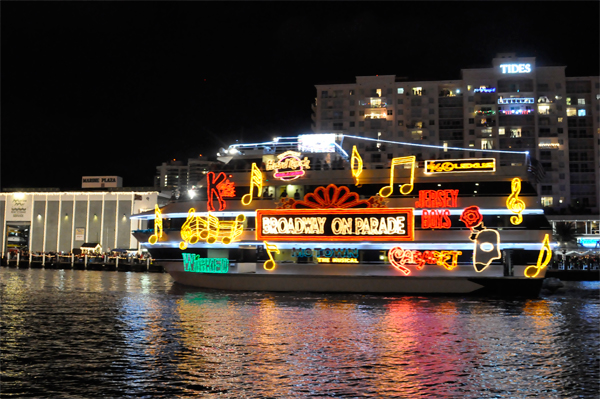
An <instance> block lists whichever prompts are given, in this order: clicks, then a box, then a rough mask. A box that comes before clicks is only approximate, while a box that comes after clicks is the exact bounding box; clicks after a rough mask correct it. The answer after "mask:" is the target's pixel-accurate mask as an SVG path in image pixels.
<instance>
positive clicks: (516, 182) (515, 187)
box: [506, 177, 525, 224]
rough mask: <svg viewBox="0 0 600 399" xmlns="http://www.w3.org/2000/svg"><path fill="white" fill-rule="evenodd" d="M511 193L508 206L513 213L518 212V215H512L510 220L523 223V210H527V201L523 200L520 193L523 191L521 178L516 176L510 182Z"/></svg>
mask: <svg viewBox="0 0 600 399" xmlns="http://www.w3.org/2000/svg"><path fill="white" fill-rule="evenodd" d="M510 188H511V193H510V195H509V196H508V198H507V199H506V207H507V208H508V210H510V211H511V212H513V213H516V214H517V215H516V216H511V217H510V222H511V223H512V224H521V222H522V221H523V214H522V213H523V211H524V210H525V202H523V200H521V199H520V198H519V197H518V195H519V193H520V192H521V179H519V178H518V177H515V178H514V179H512V182H511V183H510Z"/></svg>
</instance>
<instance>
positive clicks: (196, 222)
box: [179, 208, 246, 250]
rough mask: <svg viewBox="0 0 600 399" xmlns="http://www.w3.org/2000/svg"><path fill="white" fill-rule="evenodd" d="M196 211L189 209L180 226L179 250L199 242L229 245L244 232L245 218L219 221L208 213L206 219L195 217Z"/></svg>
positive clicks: (238, 216) (239, 217) (242, 216)
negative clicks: (219, 242)
mask: <svg viewBox="0 0 600 399" xmlns="http://www.w3.org/2000/svg"><path fill="white" fill-rule="evenodd" d="M195 213H196V209H194V208H190V210H189V211H188V217H187V219H186V221H185V223H184V224H183V226H181V232H180V234H181V239H182V241H181V242H180V243H179V248H180V249H181V250H185V249H186V248H187V247H188V244H192V245H193V244H195V243H197V242H198V241H199V240H204V241H206V242H207V243H209V244H213V243H215V242H216V241H217V240H218V241H221V242H222V243H223V244H230V243H232V242H234V241H238V240H239V237H240V236H241V235H242V232H243V231H244V220H246V216H244V215H237V217H236V218H235V220H224V221H221V220H219V218H217V217H216V216H213V215H211V214H210V213H209V214H208V216H207V217H206V218H204V217H202V216H195Z"/></svg>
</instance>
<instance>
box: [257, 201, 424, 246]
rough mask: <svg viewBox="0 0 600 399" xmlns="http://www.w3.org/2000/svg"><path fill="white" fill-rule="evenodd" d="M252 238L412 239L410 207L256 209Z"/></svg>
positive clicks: (274, 239) (309, 239)
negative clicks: (254, 233)
mask: <svg viewBox="0 0 600 399" xmlns="http://www.w3.org/2000/svg"><path fill="white" fill-rule="evenodd" d="M256 239H257V240H265V241H314V240H325V241H333V240H335V241H363V240H368V241H413V240H414V212H413V209H412V208H371V209H370V208H367V209H259V210H257V211H256Z"/></svg>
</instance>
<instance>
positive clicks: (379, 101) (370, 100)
mask: <svg viewBox="0 0 600 399" xmlns="http://www.w3.org/2000/svg"><path fill="white" fill-rule="evenodd" d="M358 105H360V106H361V107H366V108H385V107H387V100H386V98H385V97H367V98H366V99H365V100H360V101H359V102H358Z"/></svg>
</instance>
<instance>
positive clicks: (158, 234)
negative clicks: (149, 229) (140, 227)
mask: <svg viewBox="0 0 600 399" xmlns="http://www.w3.org/2000/svg"><path fill="white" fill-rule="evenodd" d="M162 235H163V223H162V212H161V211H160V209H159V208H158V205H154V234H152V235H151V236H150V238H149V239H148V242H149V243H150V245H154V244H156V242H157V241H158V240H159V239H161V238H162Z"/></svg>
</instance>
